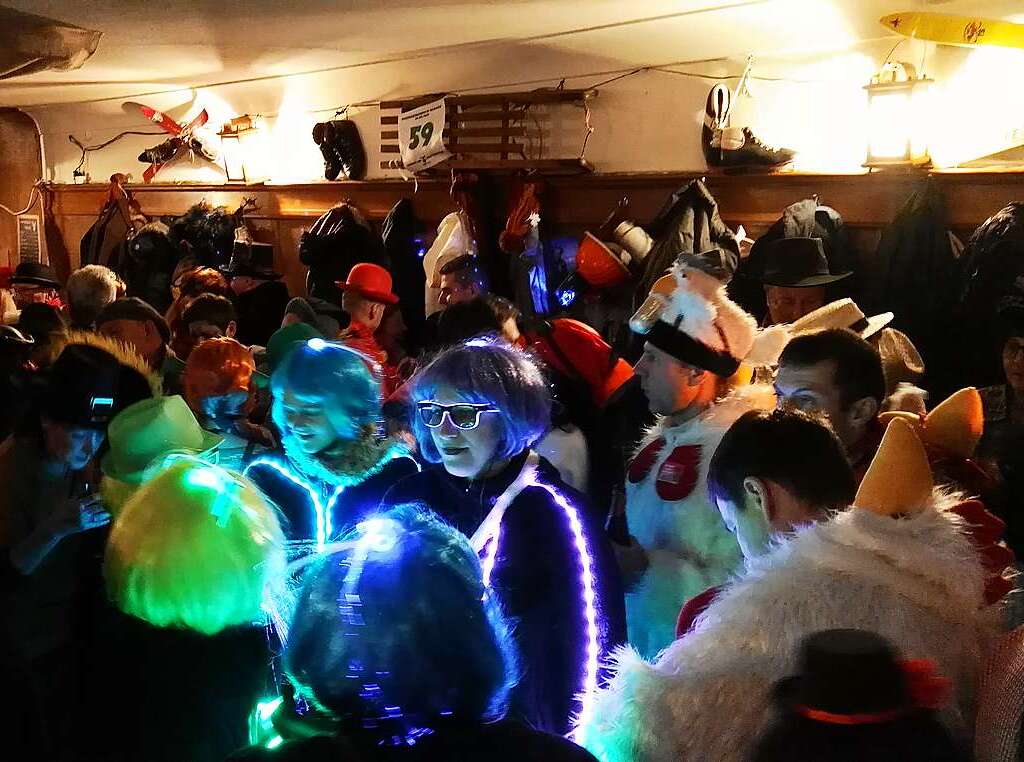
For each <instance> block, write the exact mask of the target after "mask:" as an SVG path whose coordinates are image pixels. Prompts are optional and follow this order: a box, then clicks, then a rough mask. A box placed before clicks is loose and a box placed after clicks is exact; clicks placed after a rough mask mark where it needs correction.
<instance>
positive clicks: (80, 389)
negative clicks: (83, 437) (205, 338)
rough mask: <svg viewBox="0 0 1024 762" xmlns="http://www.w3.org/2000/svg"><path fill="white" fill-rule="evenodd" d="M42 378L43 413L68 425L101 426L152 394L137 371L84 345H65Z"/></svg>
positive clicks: (145, 380)
mask: <svg viewBox="0 0 1024 762" xmlns="http://www.w3.org/2000/svg"><path fill="white" fill-rule="evenodd" d="M46 378H47V382H46V387H45V391H43V398H42V405H41V409H42V412H43V414H44V415H45V416H46V417H47V418H50V419H51V420H54V421H58V422H60V423H64V424H68V425H71V426H83V427H88V428H104V427H106V425H107V423H108V422H109V421H110V419H111V418H113V417H114V416H115V415H117V414H118V413H119V412H121V411H122V410H124V408H126V407H128V406H129V405H131V404H134V403H136V402H139V401H140V400H144V399H148V398H150V397H152V396H153V390H152V389H151V388H150V385H149V381H148V380H147V379H146V377H145V376H144V375H143V374H142V373H141V372H140V371H138V370H136V369H135V368H131V367H129V366H127V365H124V364H122V363H121V362H120V360H118V359H117V358H116V357H114V355H112V354H110V353H109V352H106V351H104V350H103V349H100V348H99V347H94V346H90V345H88V344H68V345H67V346H66V347H65V348H64V349H63V351H62V352H61V353H60V355H59V356H58V357H57V359H56V360H55V361H54V363H53V365H52V366H51V367H50V370H49V372H48V373H47V377H46Z"/></svg>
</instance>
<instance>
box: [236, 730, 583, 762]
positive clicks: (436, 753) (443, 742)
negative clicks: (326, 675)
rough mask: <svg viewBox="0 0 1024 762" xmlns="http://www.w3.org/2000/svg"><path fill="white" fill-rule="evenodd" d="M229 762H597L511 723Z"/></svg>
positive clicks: (318, 742)
mask: <svg viewBox="0 0 1024 762" xmlns="http://www.w3.org/2000/svg"><path fill="white" fill-rule="evenodd" d="M229 759H230V762H595V760H594V757H593V756H591V754H590V753H589V752H587V751H585V750H583V749H581V748H580V747H579V746H576V745H575V744H573V743H571V742H570V741H567V740H565V739H564V738H559V737H557V736H554V735H549V734H548V733H542V732H540V731H538V730H533V729H531V728H528V727H526V726H525V725H523V724H522V723H519V722H514V721H512V720H501V721H499V722H493V723H489V724H480V723H475V724H467V725H462V724H455V723H453V724H452V725H451V726H450V727H446V728H443V729H442V728H438V729H436V730H434V732H432V733H430V734H428V735H425V736H423V737H421V738H420V739H419V740H418V741H417V743H416V744H414V745H408V746H407V745H399V746H377V745H374V744H372V743H366V744H358V743H353V742H352V741H349V740H346V739H344V738H340V737H339V738H331V737H326V736H320V737H315V738H306V739H303V740H300V741H291V742H288V743H285V744H284V745H282V746H279V747H278V748H276V749H274V750H270V749H259V748H251V749H245V750H243V751H240V752H238V753H237V754H233V755H232V756H231V757H230V758H229Z"/></svg>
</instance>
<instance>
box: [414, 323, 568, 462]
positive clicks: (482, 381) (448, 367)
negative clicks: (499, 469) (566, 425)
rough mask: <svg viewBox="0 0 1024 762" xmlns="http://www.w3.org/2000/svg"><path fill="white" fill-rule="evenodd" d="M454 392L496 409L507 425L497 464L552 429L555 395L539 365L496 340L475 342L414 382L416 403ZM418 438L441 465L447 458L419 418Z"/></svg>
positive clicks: (450, 352) (444, 355)
mask: <svg viewBox="0 0 1024 762" xmlns="http://www.w3.org/2000/svg"><path fill="white" fill-rule="evenodd" d="M442 386H448V387H450V388H451V389H453V390H455V392H456V393H457V394H458V395H459V396H460V397H461V398H462V399H464V400H465V401H466V402H474V403H478V404H486V405H490V406H492V407H493V408H495V409H496V410H497V411H498V414H497V415H498V418H499V419H500V420H501V429H502V434H501V440H500V442H499V444H498V450H497V451H496V452H495V454H494V458H495V459H496V460H500V459H503V458H510V457H513V456H515V455H518V454H519V453H521V452H522V451H523V450H525V449H526V448H528V447H530V446H531V445H533V443H534V442H536V441H537V440H538V439H540V438H541V437H542V436H543V435H544V432H546V431H547V430H548V429H549V428H550V427H551V390H550V389H549V388H548V385H547V381H546V380H545V378H544V373H543V372H542V371H541V369H540V367H539V366H538V365H537V363H536V361H535V360H534V359H533V358H531V357H530V356H529V355H528V354H526V353H525V352H523V351H521V350H519V349H516V348H515V347H513V346H511V345H509V344H508V343H506V342H504V341H502V340H499V339H495V340H491V339H484V338H477V339H470V340H469V341H467V342H464V343H462V344H457V345H455V346H454V347H450V348H449V349H446V350H444V351H443V352H441V353H440V354H439V355H438V356H437V357H436V358H434V360H433V361H432V362H431V363H430V364H429V365H427V366H426V367H425V368H424V369H423V370H421V371H420V372H419V373H417V374H416V375H415V377H414V378H413V380H412V395H411V398H412V403H413V404H414V405H415V404H416V403H417V402H422V401H424V400H431V399H434V396H435V395H436V394H437V390H438V389H439V388H441V387H442ZM413 432H414V433H415V434H416V441H417V442H418V443H419V446H420V454H421V455H423V457H424V458H426V459H427V460H428V461H430V462H431V463H439V462H440V461H441V454H440V453H439V452H438V451H437V448H436V447H435V446H434V440H433V437H431V436H430V429H428V428H427V427H426V426H425V425H424V424H423V421H422V420H421V419H420V417H419V416H418V415H414V416H413Z"/></svg>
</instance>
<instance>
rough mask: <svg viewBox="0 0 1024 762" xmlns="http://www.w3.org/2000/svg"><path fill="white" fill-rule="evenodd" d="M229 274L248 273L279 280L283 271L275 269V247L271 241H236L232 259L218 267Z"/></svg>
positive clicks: (256, 276) (255, 276)
mask: <svg viewBox="0 0 1024 762" xmlns="http://www.w3.org/2000/svg"><path fill="white" fill-rule="evenodd" d="M218 269H219V270H220V271H221V272H222V273H224V274H225V275H227V276H229V277H230V276H235V275H248V276H250V277H253V278H264V279H266V280H277V279H278V278H280V277H281V273H279V272H277V271H276V270H274V247H273V246H272V245H271V244H269V243H258V242H256V241H254V242H253V243H245V242H243V241H235V245H234V248H232V250H231V259H229V260H228V263H227V265H225V266H224V267H220V268H218Z"/></svg>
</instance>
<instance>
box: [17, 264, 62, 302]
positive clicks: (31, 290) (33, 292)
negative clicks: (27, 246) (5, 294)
mask: <svg viewBox="0 0 1024 762" xmlns="http://www.w3.org/2000/svg"><path fill="white" fill-rule="evenodd" d="M11 289H12V290H13V292H14V294H13V295H14V304H15V305H16V306H17V307H18V309H21V308H22V307H24V306H25V305H27V304H32V303H33V302H46V303H49V304H55V305H56V306H57V307H58V308H59V307H60V283H59V282H58V281H57V276H56V275H54V273H53V268H52V267H50V266H49V265H44V264H42V263H40V262H22V263H21V264H19V265H18V266H17V267H16V268H14V275H12V276H11Z"/></svg>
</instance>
